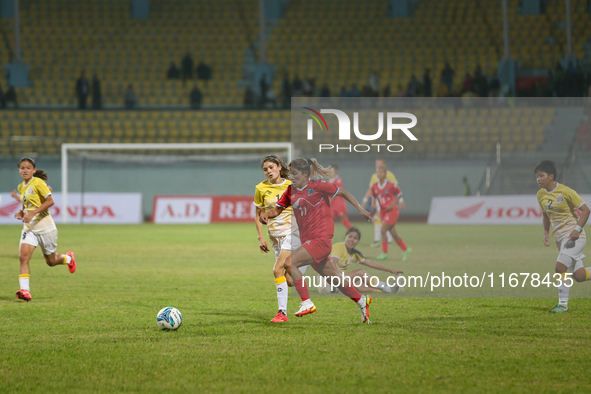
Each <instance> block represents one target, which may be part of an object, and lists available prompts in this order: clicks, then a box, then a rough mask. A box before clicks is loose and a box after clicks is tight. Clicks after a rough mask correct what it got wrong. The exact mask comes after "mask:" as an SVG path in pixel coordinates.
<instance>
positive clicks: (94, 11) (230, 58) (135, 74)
mask: <svg viewBox="0 0 591 394" xmlns="http://www.w3.org/2000/svg"><path fill="white" fill-rule="evenodd" d="M151 4H152V15H153V16H154V17H153V18H150V19H148V20H144V21H138V20H131V19H130V7H129V2H125V1H118V0H104V1H76V0H53V1H21V25H22V42H23V58H24V60H25V62H27V63H29V64H30V65H31V66H32V69H31V75H30V77H31V79H32V80H33V81H34V85H33V88H31V89H20V90H19V95H20V99H21V102H23V103H27V104H35V105H39V106H60V105H68V106H74V105H75V103H76V97H75V95H74V84H75V81H76V78H78V75H79V74H80V71H81V70H82V69H85V70H86V74H87V77H88V78H91V77H92V74H93V73H94V72H96V73H97V75H98V76H99V78H100V80H101V81H102V90H103V101H104V103H105V104H106V105H119V106H122V104H123V95H124V92H125V88H126V87H127V85H128V84H129V83H132V84H133V85H134V87H135V90H136V93H137V95H138V100H139V104H142V105H164V106H179V105H186V104H188V102H189V92H190V90H191V88H192V83H190V82H189V83H187V84H186V85H184V84H183V83H182V82H181V81H174V80H173V81H170V80H166V71H167V69H168V67H169V65H170V63H171V62H176V63H177V64H179V63H180V61H181V58H182V57H183V56H184V55H185V54H186V53H187V51H189V52H191V53H192V55H193V58H194V62H195V64H197V62H199V60H200V59H204V60H205V61H206V62H207V63H208V64H210V65H211V66H212V68H213V79H212V80H211V81H210V83H209V84H207V86H204V85H203V84H200V88H201V90H202V91H203V94H204V104H210V105H220V106H222V105H231V104H239V103H240V102H241V97H242V92H241V91H239V90H238V87H237V81H238V80H240V78H241V73H242V57H243V52H244V50H245V49H246V48H248V45H249V43H250V42H252V41H253V40H254V37H255V36H256V34H257V29H258V28H257V26H258V23H257V12H258V6H257V4H258V2H256V1H241V2H235V1H232V0H220V1H213V2H195V1H182V0H154V1H152V2H151ZM13 23H14V22H13V21H12V20H4V21H2V27H3V32H4V34H5V35H6V37H7V40H8V41H7V42H9V43H10V42H14V37H13V35H14V27H13ZM2 52H5V51H0V53H2ZM6 56H7V55H6V54H5V55H4V57H3V58H2V59H0V60H2V62H6V63H7V60H8V59H5V57H6Z"/></svg>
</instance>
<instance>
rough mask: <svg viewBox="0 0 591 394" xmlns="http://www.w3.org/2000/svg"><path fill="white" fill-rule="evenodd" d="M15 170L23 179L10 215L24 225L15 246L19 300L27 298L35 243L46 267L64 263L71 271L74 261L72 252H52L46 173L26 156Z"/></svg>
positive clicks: (53, 229) (54, 242) (54, 237)
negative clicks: (15, 207) (17, 204)
mask: <svg viewBox="0 0 591 394" xmlns="http://www.w3.org/2000/svg"><path fill="white" fill-rule="evenodd" d="M18 172H19V174H20V176H21V178H23V182H22V183H21V184H20V185H19V186H18V192H19V194H20V200H21V202H22V204H23V206H22V209H21V210H20V211H19V212H17V213H16V214H15V215H14V217H15V218H17V219H19V220H22V221H23V223H24V227H23V231H22V233H21V240H20V247H19V260H20V275H19V284H20V290H19V291H17V292H16V296H17V298H20V299H21V300H25V301H31V293H30V288H29V278H30V273H31V270H30V267H29V261H30V260H31V256H32V255H33V252H34V251H35V248H36V247H37V246H39V247H41V251H42V252H43V257H45V262H46V263H47V265H49V266H50V267H54V266H56V265H60V264H67V265H68V269H69V270H70V272H71V273H74V271H76V260H74V253H72V252H68V253H66V254H65V255H64V254H59V253H57V252H56V249H57V228H56V227H55V223H54V222H53V218H52V217H51V215H50V214H49V208H50V207H51V206H52V205H53V204H54V202H53V197H52V196H51V191H50V190H49V188H48V187H47V184H46V183H45V180H47V174H46V173H45V172H43V171H41V170H38V169H37V168H36V166H35V161H34V160H33V159H31V158H28V157H24V158H22V159H21V161H20V162H19V163H18Z"/></svg>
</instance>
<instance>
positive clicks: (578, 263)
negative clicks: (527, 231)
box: [534, 160, 591, 313]
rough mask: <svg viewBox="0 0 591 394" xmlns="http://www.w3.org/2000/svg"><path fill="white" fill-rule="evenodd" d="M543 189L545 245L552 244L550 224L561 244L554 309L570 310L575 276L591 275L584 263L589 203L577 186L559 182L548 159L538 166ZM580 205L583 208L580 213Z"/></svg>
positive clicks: (579, 279) (580, 279) (585, 277)
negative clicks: (570, 296) (569, 303)
mask: <svg viewBox="0 0 591 394" xmlns="http://www.w3.org/2000/svg"><path fill="white" fill-rule="evenodd" d="M534 172H535V174H536V179H537V181H538V185H539V186H540V190H539V191H538V194H537V198H538V203H539V204H540V208H542V212H543V224H544V245H546V246H550V242H549V233H550V226H552V232H553V235H554V241H555V242H556V247H557V248H558V257H557V258H556V267H555V272H556V273H558V274H560V275H561V285H560V287H559V288H558V305H556V306H555V308H554V309H552V310H551V311H550V312H553V313H560V312H566V311H568V296H569V291H570V286H571V285H572V283H573V279H574V280H576V281H577V282H584V281H586V280H589V279H591V267H589V268H585V267H584V266H583V259H584V258H585V255H584V254H583V248H584V247H585V243H586V241H587V236H586V234H585V231H584V230H583V226H584V225H585V223H587V219H589V213H590V211H589V207H588V206H587V204H586V203H585V201H583V200H582V199H581V197H580V196H579V195H578V194H577V192H576V191H574V190H573V189H571V188H569V187H566V186H564V185H561V184H559V183H558V182H556V165H555V164H554V162H552V161H549V160H544V161H542V162H540V163H539V164H538V165H537V166H536V168H535V170H534ZM577 209H578V210H579V211H580V212H581V214H580V216H579V215H577Z"/></svg>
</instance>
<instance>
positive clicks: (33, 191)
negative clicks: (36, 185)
mask: <svg viewBox="0 0 591 394" xmlns="http://www.w3.org/2000/svg"><path fill="white" fill-rule="evenodd" d="M27 194H35V190H33V186H29V188H28V189H27Z"/></svg>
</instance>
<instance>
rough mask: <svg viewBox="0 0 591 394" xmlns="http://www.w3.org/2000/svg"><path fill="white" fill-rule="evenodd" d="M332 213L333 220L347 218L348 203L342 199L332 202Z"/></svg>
mask: <svg viewBox="0 0 591 394" xmlns="http://www.w3.org/2000/svg"><path fill="white" fill-rule="evenodd" d="M330 211H331V212H332V218H333V219H334V218H338V217H341V216H347V202H346V201H345V200H343V199H342V198H339V199H334V200H332V202H331V203H330Z"/></svg>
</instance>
